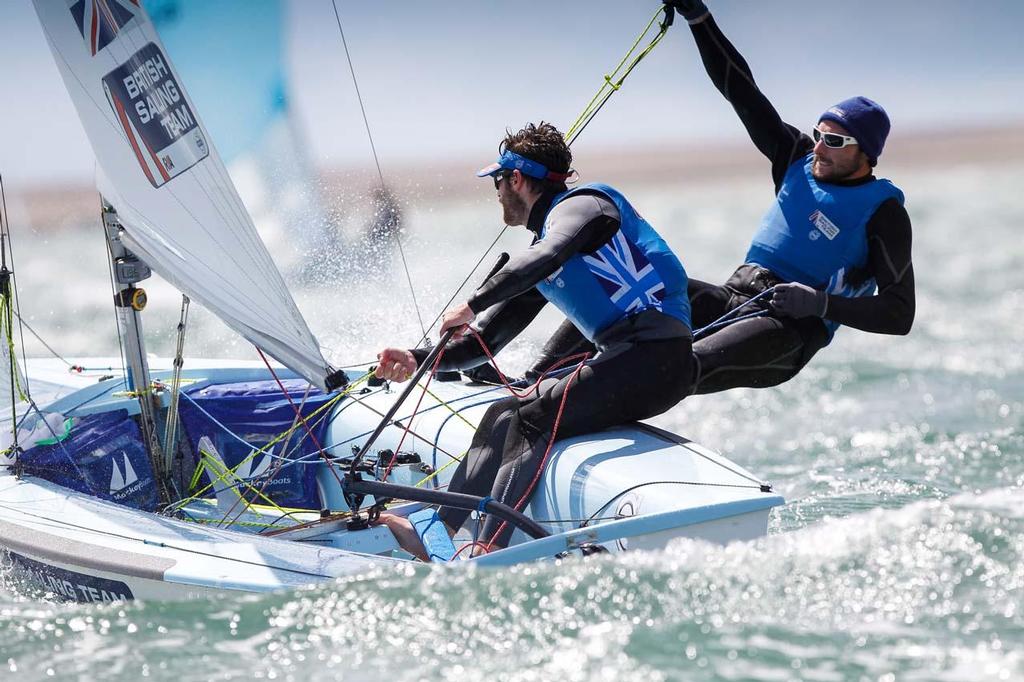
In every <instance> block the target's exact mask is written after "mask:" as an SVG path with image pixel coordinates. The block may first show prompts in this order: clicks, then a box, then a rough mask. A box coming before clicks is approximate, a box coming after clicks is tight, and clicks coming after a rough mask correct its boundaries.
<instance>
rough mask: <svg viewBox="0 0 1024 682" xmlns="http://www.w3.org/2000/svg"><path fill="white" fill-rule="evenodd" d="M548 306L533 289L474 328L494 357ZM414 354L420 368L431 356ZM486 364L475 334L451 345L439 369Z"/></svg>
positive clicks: (421, 350) (419, 351)
mask: <svg viewBox="0 0 1024 682" xmlns="http://www.w3.org/2000/svg"><path fill="white" fill-rule="evenodd" d="M546 303H547V299H545V298H544V296H543V295H542V294H541V293H540V292H539V291H537V289H532V290H530V291H526V292H524V293H523V294H521V295H519V296H516V297H515V298H513V299H510V300H507V301H502V302H501V303H499V304H498V305H495V306H493V307H491V308H488V309H487V310H486V311H485V312H484V313H483V314H482V315H480V317H478V318H477V320H476V322H474V323H473V326H474V327H475V328H476V330H477V331H478V332H479V333H480V337H481V338H482V339H483V341H484V343H485V344H486V345H487V348H488V350H490V351H491V355H497V354H498V352H499V351H501V349H502V348H504V347H505V346H506V345H508V342H509V341H511V340H512V339H514V338H515V337H516V336H518V335H519V333H520V332H522V331H523V330H524V329H526V325H528V324H530V322H532V321H533V319H534V318H535V317H537V314H538V313H539V312H540V311H541V309H542V308H543V307H544V305H545V304H546ZM411 352H412V354H413V357H415V358H416V364H417V365H421V364H423V361H424V360H425V359H426V357H427V355H428V354H429V353H430V351H429V350H428V349H426V348H414V349H411ZM486 361H487V354H486V353H484V350H483V348H481V347H480V341H478V340H477V338H476V337H475V336H474V335H472V334H467V335H466V336H464V337H462V338H461V339H459V340H457V341H453V342H452V343H450V344H449V345H448V348H447V349H446V350H445V352H444V355H443V356H442V357H441V364H440V365H439V366H438V369H439V370H441V371H448V370H453V369H470V368H472V367H476V366H477V365H482V364H483V363H484V362H486Z"/></svg>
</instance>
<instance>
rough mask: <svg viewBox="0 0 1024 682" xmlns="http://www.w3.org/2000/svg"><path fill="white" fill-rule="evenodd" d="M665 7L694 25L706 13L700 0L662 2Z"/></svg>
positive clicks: (705, 8) (665, 0)
mask: <svg viewBox="0 0 1024 682" xmlns="http://www.w3.org/2000/svg"><path fill="white" fill-rule="evenodd" d="M662 2H664V3H665V4H666V5H668V6H669V7H671V8H673V9H675V11H677V12H679V15H680V16H681V17H683V19H686V20H687V21H688V22H690V23H691V24H693V23H696V22H697V21H699V20H700V19H703V18H704V16H705V15H706V14H707V13H708V8H707V6H706V5H705V4H704V3H703V2H702V0H662Z"/></svg>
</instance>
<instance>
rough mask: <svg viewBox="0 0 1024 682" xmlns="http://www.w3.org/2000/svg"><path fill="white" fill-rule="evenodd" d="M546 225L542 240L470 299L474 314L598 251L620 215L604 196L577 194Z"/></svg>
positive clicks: (506, 266)
mask: <svg viewBox="0 0 1024 682" xmlns="http://www.w3.org/2000/svg"><path fill="white" fill-rule="evenodd" d="M546 225H547V227H546V229H545V234H544V238H543V239H539V240H537V241H536V242H534V243H533V245H532V246H531V247H530V248H529V249H527V250H526V252H525V253H523V254H522V255H520V256H516V257H515V258H513V259H512V260H511V261H509V262H508V263H507V264H506V265H505V267H504V268H502V269H501V270H499V271H498V272H497V273H496V274H495V275H494V276H493V277H491V278H490V279H489V280H487V282H486V283H485V284H484V285H483V286H482V287H480V289H478V290H477V292H476V293H475V294H473V296H472V297H470V299H469V301H468V303H469V307H470V308H471V309H472V310H473V312H476V313H479V312H481V311H483V310H486V309H487V308H490V307H491V306H493V305H496V304H498V303H500V302H502V301H507V300H508V299H511V298H515V297H516V296H519V295H521V294H523V293H525V292H527V291H529V290H530V289H532V288H533V287H534V286H536V285H537V283H538V282H540V281H541V280H543V279H544V278H545V277H547V276H548V275H550V274H551V273H553V272H554V271H555V270H557V269H558V268H559V267H561V266H562V264H563V263H565V262H566V261H567V260H569V259H570V258H572V257H573V256H574V255H576V254H577V253H579V252H583V253H592V252H593V251H596V250H597V249H599V248H600V247H601V245H602V244H604V243H605V242H607V241H608V240H609V239H611V238H612V236H613V235H614V234H615V233H616V232H617V231H618V230H619V211H618V209H617V208H616V207H615V204H613V203H612V202H611V201H610V200H608V199H607V198H605V197H603V196H600V195H595V194H576V195H573V196H571V197H569V198H568V199H566V200H565V201H562V202H560V203H559V204H557V205H556V206H555V207H554V208H553V209H551V212H550V213H548V216H547V219H546Z"/></svg>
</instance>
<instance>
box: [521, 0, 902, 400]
mask: <svg viewBox="0 0 1024 682" xmlns="http://www.w3.org/2000/svg"><path fill="white" fill-rule="evenodd" d="M664 2H665V3H666V4H667V5H669V6H670V7H672V8H674V9H675V10H676V11H677V12H678V13H679V14H680V16H681V17H682V18H683V19H685V20H686V21H687V22H688V23H689V25H690V29H691V31H692V33H693V37H694V39H695V40H696V43H697V48H698V50H699V51H700V56H701V59H702V61H703V63H704V66H705V69H706V70H707V73H708V76H710V78H711V81H712V83H714V85H715V87H716V88H717V89H718V90H719V92H721V93H722V94H723V95H725V97H726V98H727V99H728V101H729V103H730V104H732V106H733V109H735V111H736V113H737V114H738V116H739V118H740V121H741V122H742V123H743V125H744V127H745V128H746V129H747V133H748V134H749V135H750V138H751V140H752V141H753V142H754V145H755V146H756V147H757V149H758V150H759V151H760V152H761V153H763V154H764V155H765V156H766V157H768V160H769V161H770V162H771V173H772V182H773V184H774V185H775V195H776V196H775V200H774V201H773V202H772V204H771V206H770V207H769V209H768V211H767V213H766V214H765V216H764V218H763V219H762V220H761V224H760V227H759V229H758V230H757V232H756V233H755V234H754V238H753V240H752V242H751V244H750V247H749V249H748V251H747V255H746V259H745V262H744V263H743V265H741V266H740V267H739V268H738V269H737V270H736V272H735V273H734V274H733V275H732V277H730V278H729V280H728V281H727V282H726V283H725V284H724V285H715V284H709V283H706V282H702V281H699V280H695V279H693V278H692V277H691V278H690V280H689V289H688V290H689V297H690V304H691V314H692V323H693V329H694V330H695V343H694V345H693V355H694V367H695V373H694V384H693V386H691V387H690V391H689V392H690V393H691V394H692V393H713V392H715V391H721V390H725V389H728V388H733V387H738V386H748V387H755V388H759V387H765V386H774V385H777V384H780V383H782V382H784V381H787V380H789V379H790V378H792V377H793V376H794V375H796V374H797V372H799V371H800V370H801V369H802V368H803V366H804V365H805V364H806V363H807V361H808V360H810V359H811V357H812V356H813V355H814V354H815V353H817V352H818V351H819V350H821V349H822V348H823V347H825V346H826V345H828V343H829V342H830V341H831V340H832V336H833V334H834V333H835V332H836V330H837V328H838V327H839V326H840V325H846V326H850V327H854V328H856V329H860V330H863V331H867V332H875V333H880V334H907V333H908V332H909V331H910V327H911V325H912V324H913V321H914V269H913V266H912V265H911V260H910V245H911V228H910V218H909V216H908V215H907V212H906V210H905V209H904V208H903V193H902V192H901V191H900V190H899V189H898V188H897V187H896V186H895V185H893V184H892V183H891V182H889V181H888V180H884V179H881V178H876V177H875V176H874V175H873V173H872V168H873V167H874V166H875V164H876V163H877V162H878V158H879V157H880V156H881V154H882V150H883V148H884V146H885V140H886V137H887V136H888V134H889V117H888V115H887V114H886V112H885V110H884V109H883V108H882V107H881V106H880V105H879V104H878V103H876V102H874V101H872V100H870V99H868V98H867V97H851V98H850V99H846V100H843V101H842V102H839V103H837V104H835V105H834V106H831V107H829V108H828V109H826V110H825V112H824V113H823V114H822V115H821V116H820V117H819V118H818V120H817V121H816V122H815V124H814V125H813V128H811V130H810V131H809V132H810V134H809V135H808V134H807V133H804V132H802V131H801V130H800V129H799V128H797V127H796V126H792V125H789V124H788V123H786V122H784V121H783V120H782V118H781V117H780V116H779V113H778V112H777V111H776V110H775V108H774V107H773V106H772V104H771V102H769V101H768V98H767V97H765V95H764V94H763V93H762V92H761V91H760V90H758V88H757V85H756V84H755V82H754V77H753V75H752V73H751V71H750V67H749V66H748V65H747V63H746V61H745V60H744V59H743V57H742V56H740V54H739V52H737V51H736V48H734V47H733V46H732V44H731V43H730V42H729V41H728V39H726V37H725V36H724V35H723V34H722V32H721V30H720V29H719V28H718V26H717V25H716V23H715V20H714V18H712V16H711V13H710V12H709V11H708V9H707V7H706V6H705V5H704V3H703V2H701V0H664ZM747 313H759V315H757V316H747ZM723 316H731V317H730V318H729V319H733V318H740V317H743V318H744V319H741V320H739V321H735V322H731V323H730V322H726V323H724V324H723V325H721V326H718V325H716V326H715V327H714V328H713V329H708V330H706V331H704V332H703V333H702V331H700V330H701V328H703V327H707V326H709V325H712V323H715V322H716V321H718V320H720V319H721V318H722V317H723ZM579 342H580V335H579V334H578V333H577V332H576V331H575V330H574V329H572V328H571V326H568V325H563V327H562V328H560V329H559V331H558V332H557V333H556V335H555V336H554V337H553V338H552V339H551V340H550V341H549V342H548V344H547V345H546V346H545V348H544V352H543V356H542V357H541V358H540V360H539V361H538V362H537V363H536V365H535V366H534V368H533V370H531V373H534V372H536V371H537V370H542V369H543V368H545V367H547V366H548V365H550V364H551V362H552V361H553V360H554V359H556V358H558V357H560V356H561V355H563V354H565V353H566V352H567V351H568V350H569V349H573V350H574V351H575V352H578V348H579V347H580V345H579Z"/></svg>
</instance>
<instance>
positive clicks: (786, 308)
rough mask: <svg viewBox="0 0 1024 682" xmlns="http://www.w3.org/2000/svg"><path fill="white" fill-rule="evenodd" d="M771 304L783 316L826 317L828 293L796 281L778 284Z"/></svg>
mask: <svg viewBox="0 0 1024 682" xmlns="http://www.w3.org/2000/svg"><path fill="white" fill-rule="evenodd" d="M771 304H772V308H773V309H774V310H775V312H777V313H779V314H780V315H782V316H783V317H796V318H801V317H825V311H826V310H827V309H828V294H826V293H825V292H824V291H818V290H817V289H812V288H811V287H809V286H807V285H806V284H797V283H796V282H790V283H788V284H776V285H775V291H773V292H772V300H771Z"/></svg>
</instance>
